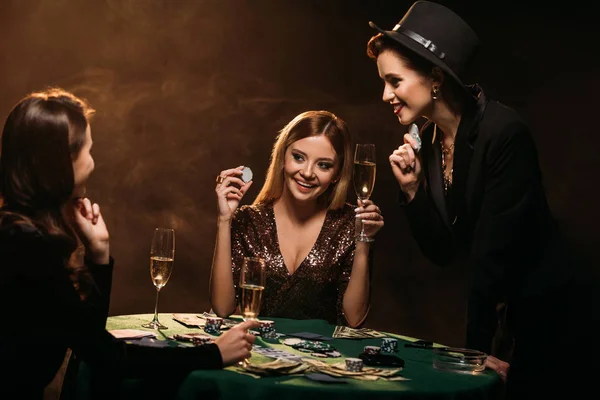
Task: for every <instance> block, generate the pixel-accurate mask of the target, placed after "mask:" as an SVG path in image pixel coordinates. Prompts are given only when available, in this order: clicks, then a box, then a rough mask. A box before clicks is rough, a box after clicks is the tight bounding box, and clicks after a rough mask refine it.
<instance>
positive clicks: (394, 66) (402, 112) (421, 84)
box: [377, 49, 440, 125]
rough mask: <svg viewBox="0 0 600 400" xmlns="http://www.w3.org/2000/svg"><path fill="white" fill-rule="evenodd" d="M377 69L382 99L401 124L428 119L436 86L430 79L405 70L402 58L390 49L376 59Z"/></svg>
mask: <svg viewBox="0 0 600 400" xmlns="http://www.w3.org/2000/svg"><path fill="white" fill-rule="evenodd" d="M377 69H378V71H379V76H380V78H381V79H382V80H383V82H384V88H383V96H382V100H383V101H384V102H386V103H390V104H391V105H392V107H393V112H394V114H395V115H396V116H397V117H398V120H399V121H400V123H401V124H403V125H408V124H411V123H413V122H414V121H415V120H417V119H418V118H419V117H421V116H424V117H430V116H431V113H432V111H433V101H434V100H433V99H432V97H431V92H432V88H433V86H439V85H440V83H439V82H436V81H435V80H434V79H433V78H432V77H428V76H424V75H422V74H421V73H419V72H417V71H416V70H415V69H412V68H409V64H408V62H407V60H406V59H405V58H403V57H402V56H400V54H399V53H397V52H396V51H393V50H389V49H388V50H384V51H382V52H381V53H380V54H379V56H378V57H377Z"/></svg>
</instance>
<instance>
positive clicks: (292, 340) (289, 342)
mask: <svg viewBox="0 0 600 400" xmlns="http://www.w3.org/2000/svg"><path fill="white" fill-rule="evenodd" d="M300 342H303V340H302V339H297V338H289V339H285V340H284V341H283V344H285V345H287V346H294V345H296V344H298V343H300Z"/></svg>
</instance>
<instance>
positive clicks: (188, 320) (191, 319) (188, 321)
mask: <svg viewBox="0 0 600 400" xmlns="http://www.w3.org/2000/svg"><path fill="white" fill-rule="evenodd" d="M173 319H174V320H175V321H177V322H179V323H181V324H183V325H185V326H187V327H188V328H190V327H191V328H198V327H202V326H204V325H205V324H206V320H205V319H202V318H198V317H197V316H196V315H195V314H173Z"/></svg>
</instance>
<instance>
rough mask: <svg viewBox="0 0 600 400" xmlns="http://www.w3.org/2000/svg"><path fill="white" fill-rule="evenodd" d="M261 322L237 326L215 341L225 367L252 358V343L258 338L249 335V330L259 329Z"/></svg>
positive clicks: (249, 322) (247, 322)
mask: <svg viewBox="0 0 600 400" xmlns="http://www.w3.org/2000/svg"><path fill="white" fill-rule="evenodd" d="M259 326H260V322H258V321H252V320H249V321H246V322H242V323H240V324H237V325H236V326H234V327H233V328H231V329H229V330H228V331H226V332H225V333H223V334H222V335H221V336H219V337H218V338H217V339H216V340H215V344H216V345H217V346H218V347H219V351H220V352H221V358H222V359H223V365H224V366H226V367H227V366H229V365H233V364H235V363H237V362H239V361H242V360H244V359H246V358H250V356H251V355H250V350H251V349H252V343H254V341H255V340H256V336H254V335H252V334H251V333H248V329H252V328H258V327H259Z"/></svg>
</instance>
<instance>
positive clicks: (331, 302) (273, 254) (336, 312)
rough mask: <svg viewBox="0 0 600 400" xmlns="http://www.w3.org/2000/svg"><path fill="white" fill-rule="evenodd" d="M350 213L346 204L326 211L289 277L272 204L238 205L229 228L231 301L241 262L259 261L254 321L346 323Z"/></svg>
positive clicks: (351, 249) (352, 217) (351, 248)
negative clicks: (259, 295) (261, 275)
mask: <svg viewBox="0 0 600 400" xmlns="http://www.w3.org/2000/svg"><path fill="white" fill-rule="evenodd" d="M354 232H355V212H354V207H353V206H352V205H350V204H346V205H344V207H342V208H340V209H338V210H329V211H328V212H327V215H326V216H325V221H324V222H323V226H322V228H321V232H320V233H319V236H318V238H317V240H316V242H315V244H314V245H313V247H312V249H311V250H310V252H309V253H308V255H307V256H306V258H305V259H304V260H303V261H302V263H301V264H300V265H299V266H298V268H297V269H296V271H295V272H294V273H293V274H291V275H290V273H289V271H288V269H287V267H286V266H285V262H284V259H283V255H282V254H281V251H280V249H279V240H278V237H277V226H276V224H275V214H274V212H273V204H272V203H267V204H260V205H253V206H250V205H244V206H242V207H240V208H238V209H237V210H236V212H235V214H234V217H233V219H232V223H231V237H232V243H231V246H232V262H233V265H232V268H233V279H234V286H235V289H236V301H237V303H238V304H239V298H240V288H239V279H240V270H241V267H242V263H243V259H244V257H249V256H250V257H262V258H264V259H265V263H266V266H267V276H266V285H265V290H264V293H263V299H262V307H261V311H260V317H282V318H294V319H324V320H326V321H328V322H329V323H332V324H346V320H345V318H344V315H343V309H342V299H343V296H344V292H345V291H346V287H347V286H348V281H349V280H350V273H351V272H352V264H353V262H354V249H355V242H354Z"/></svg>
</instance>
